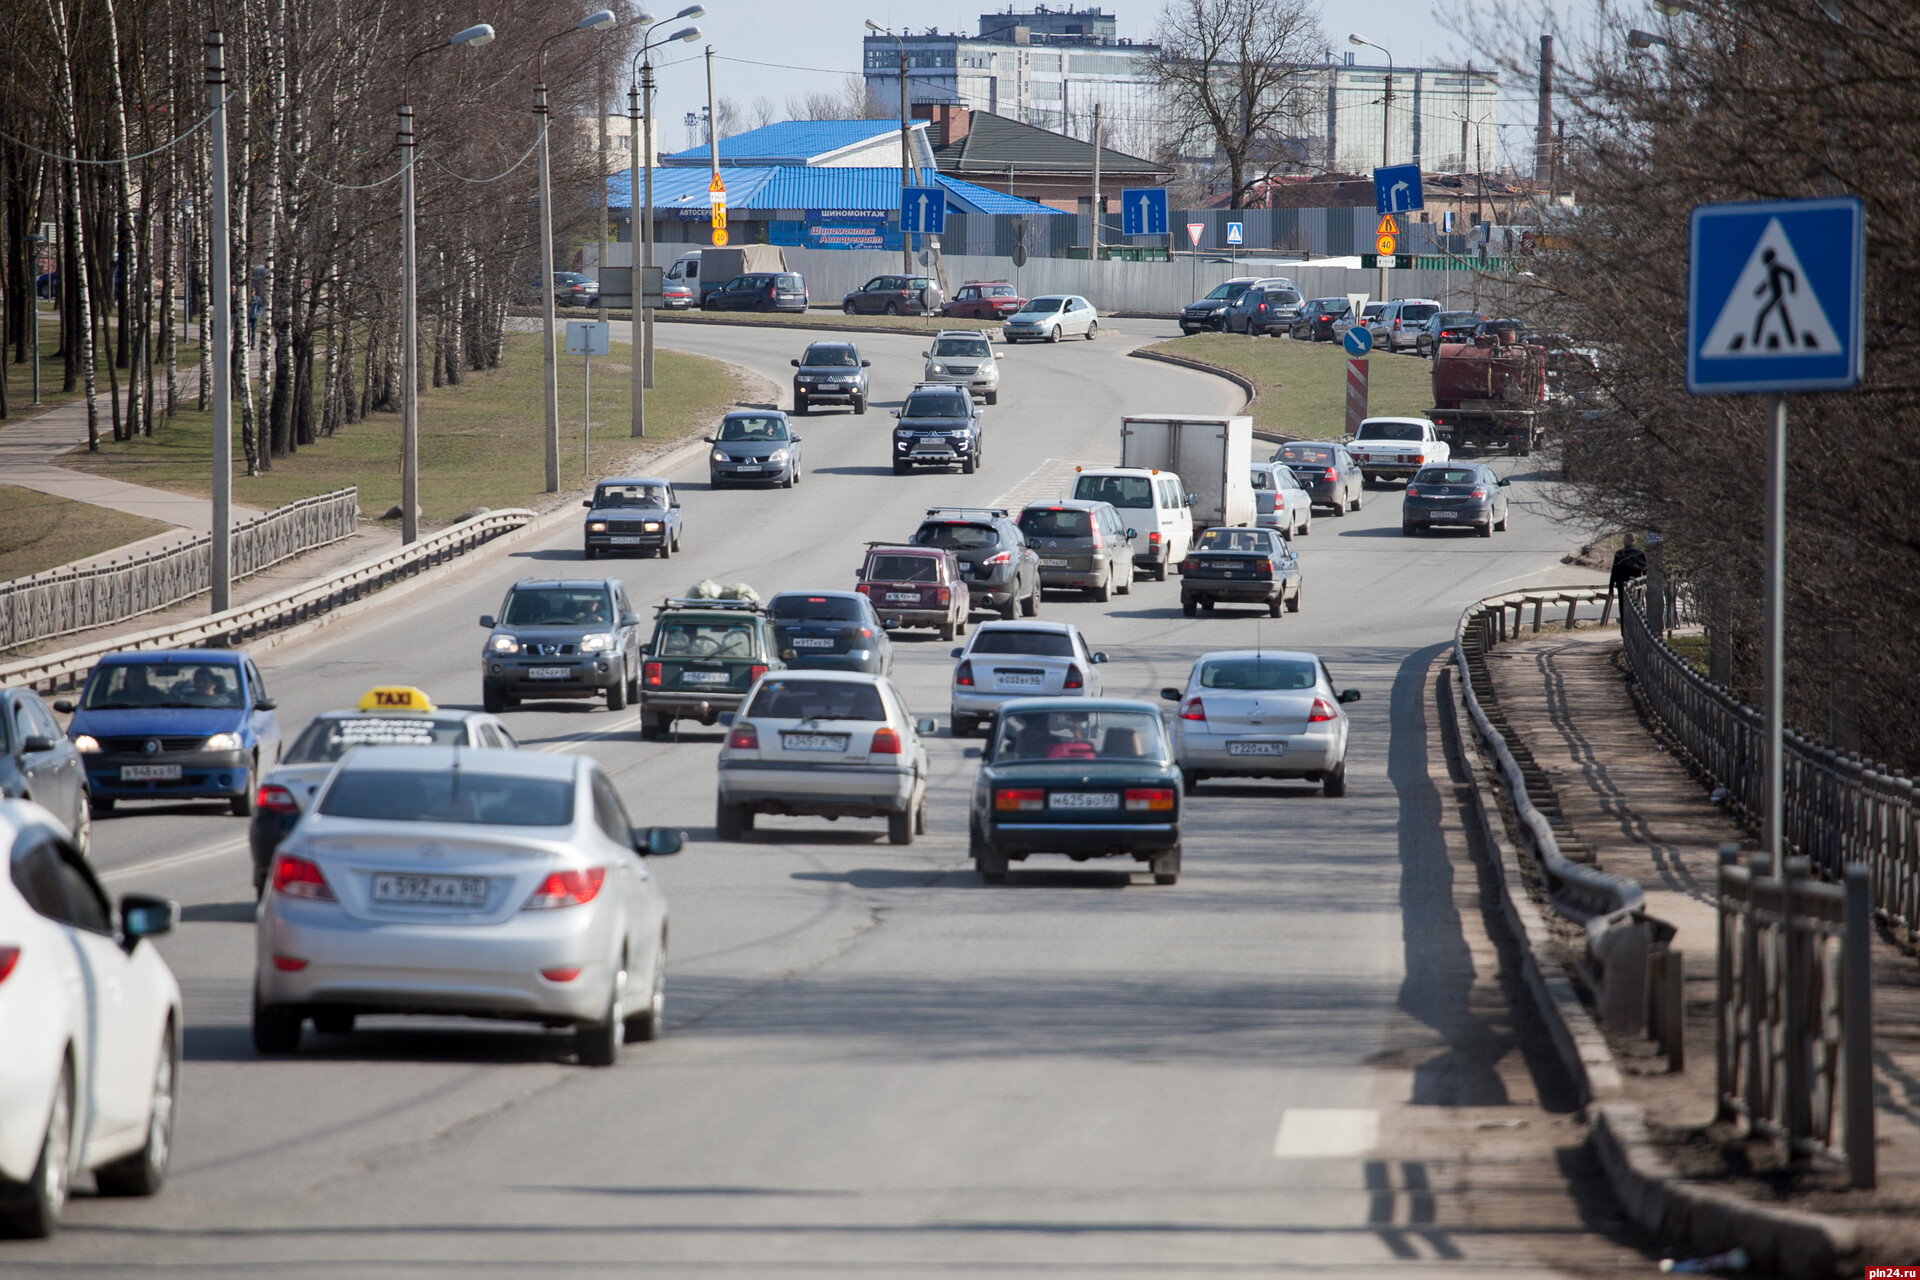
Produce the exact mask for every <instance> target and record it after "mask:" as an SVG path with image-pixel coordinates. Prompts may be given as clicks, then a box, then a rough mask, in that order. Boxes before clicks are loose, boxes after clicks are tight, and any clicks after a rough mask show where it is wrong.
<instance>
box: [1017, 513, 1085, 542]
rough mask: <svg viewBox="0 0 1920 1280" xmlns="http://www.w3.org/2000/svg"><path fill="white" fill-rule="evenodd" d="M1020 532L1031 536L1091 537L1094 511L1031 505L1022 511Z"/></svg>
mask: <svg viewBox="0 0 1920 1280" xmlns="http://www.w3.org/2000/svg"><path fill="white" fill-rule="evenodd" d="M1020 532H1022V533H1024V534H1026V535H1027V536H1028V537H1029V538H1091V537H1092V536H1093V513H1092V512H1091V511H1078V510H1075V509H1074V508H1072V507H1042V508H1039V509H1037V510H1036V509H1034V508H1032V507H1029V508H1028V509H1027V510H1025V511H1022V512H1021V513H1020Z"/></svg>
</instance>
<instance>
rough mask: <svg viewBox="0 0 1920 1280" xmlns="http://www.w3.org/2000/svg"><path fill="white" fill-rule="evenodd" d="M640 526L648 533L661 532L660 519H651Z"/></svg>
mask: <svg viewBox="0 0 1920 1280" xmlns="http://www.w3.org/2000/svg"><path fill="white" fill-rule="evenodd" d="M640 527H641V528H642V529H644V530H646V531H647V532H648V533H658V532H660V522H659V521H658V520H649V521H647V522H646V523H645V524H643V525H641V526H640Z"/></svg>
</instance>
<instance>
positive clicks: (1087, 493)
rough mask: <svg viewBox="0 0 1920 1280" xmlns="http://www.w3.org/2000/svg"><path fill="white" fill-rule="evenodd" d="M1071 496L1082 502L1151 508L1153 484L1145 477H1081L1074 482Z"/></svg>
mask: <svg viewBox="0 0 1920 1280" xmlns="http://www.w3.org/2000/svg"><path fill="white" fill-rule="evenodd" d="M1073 496H1074V497H1075V498H1077V499H1079V500H1080V501H1082V502H1110V503H1112V504H1113V505H1114V506H1116V507H1146V508H1151V507H1152V506H1153V482H1152V481H1150V480H1148V479H1147V478H1146V477H1145V476H1081V477H1080V478H1079V479H1078V480H1076V481H1075V482H1074V485H1073Z"/></svg>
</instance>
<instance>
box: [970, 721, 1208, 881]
mask: <svg viewBox="0 0 1920 1280" xmlns="http://www.w3.org/2000/svg"><path fill="white" fill-rule="evenodd" d="M968 754H969V755H971V754H972V752H971V751H969V752H968ZM981 756H982V761H981V766H980V773H979V776H978V777H977V778H976V779H975V780H974V784H973V799H972V804H971V813H970V815H969V819H968V823H967V848H968V853H969V854H970V855H971V856H972V858H973V865H974V868H975V869H976V870H977V871H979V873H980V878H981V879H982V880H984V881H986V882H987V883H988V884H1000V883H1002V882H1003V881H1005V880H1006V878H1007V865H1008V863H1009V862H1024V861H1025V860H1026V859H1028V858H1030V857H1032V856H1033V855H1034V854H1037V853H1056V854H1064V855H1066V856H1067V857H1069V858H1072V859H1073V860H1074V861H1075V862H1085V861H1087V860H1089V859H1092V858H1115V857H1118V858H1131V859H1132V860H1134V861H1136V862H1144V863H1147V864H1148V866H1149V867H1150V868H1151V870H1152V871H1153V879H1154V883H1155V884H1173V883H1175V882H1176V881H1178V880H1179V878H1180V819H1181V813H1182V808H1181V806H1182V803H1183V802H1182V799H1181V783H1180V769H1179V767H1178V766H1177V765H1176V764H1175V763H1174V759H1173V751H1172V748H1171V746H1170V745H1169V743H1168V741H1167V734H1166V729H1165V727H1164V726H1163V724H1162V723H1161V720H1160V711H1159V708H1158V707H1156V706H1155V705H1154V704H1153V703H1151V702H1136V701H1134V700H1132V699H1120V698H1020V699H1017V700H1015V701H1012V702H1008V703H1006V704H1005V705H1004V706H1002V707H1001V709H1000V714H999V716H998V717H997V719H996V721H995V724H994V733H993V738H992V741H991V742H989V743H988V745H987V747H986V748H985V750H984V751H983V752H982V753H981Z"/></svg>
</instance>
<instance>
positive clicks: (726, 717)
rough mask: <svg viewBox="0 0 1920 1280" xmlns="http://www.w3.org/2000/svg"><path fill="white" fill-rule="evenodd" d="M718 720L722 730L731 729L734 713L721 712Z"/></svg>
mask: <svg viewBox="0 0 1920 1280" xmlns="http://www.w3.org/2000/svg"><path fill="white" fill-rule="evenodd" d="M719 720H720V724H721V726H722V727H723V728H727V729H731V728H733V720H734V713H733V712H731V711H722V712H721V713H720V715H719Z"/></svg>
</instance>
